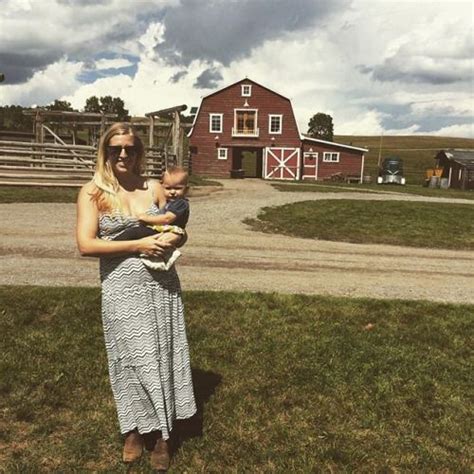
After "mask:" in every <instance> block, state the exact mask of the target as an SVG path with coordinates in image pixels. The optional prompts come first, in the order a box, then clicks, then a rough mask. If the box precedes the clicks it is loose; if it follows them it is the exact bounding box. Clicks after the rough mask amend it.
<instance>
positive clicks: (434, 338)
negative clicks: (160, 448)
mask: <svg viewBox="0 0 474 474" xmlns="http://www.w3.org/2000/svg"><path fill="white" fill-rule="evenodd" d="M0 295H1V301H2V307H1V308H0V339H1V343H2V358H1V362H0V393H1V396H0V409H1V413H2V417H1V418H0V443H1V446H2V450H1V451H0V459H1V462H2V466H3V469H5V471H4V472H21V473H23V472H32V473H33V472H34V473H39V472H85V471H87V472H124V471H125V469H124V468H123V466H122V465H121V462H120V456H121V446H122V444H121V438H120V436H119V434H118V424H117V420H116V414H115V406H114V403H113V399H112V395H111V391H110V387H109V382H108V373H107V366H106V357H105V350H104V342H103V336H102V328H101V319H100V293H99V290H98V289H80V288H70V289H66V288H37V287H36V288H35V287H0ZM185 303H186V308H187V323H188V335H189V341H190V348H191V358H192V366H193V379H194V384H195V392H196V396H197V401H198V406H199V414H198V416H196V417H195V418H194V419H193V420H192V421H191V422H187V423H181V424H180V425H179V426H178V427H177V428H176V434H179V441H178V443H177V451H176V454H175V457H174V461H173V466H172V469H171V472H176V473H177V472H189V473H194V472H216V473H221V472H469V471H470V467H472V464H471V462H472V457H471V456H472V451H470V450H469V449H470V448H469V446H470V441H472V439H471V438H470V436H471V431H470V430H471V428H470V424H469V418H470V416H471V411H470V409H471V408H472V407H470V405H469V397H470V396H472V385H471V381H472V380H471V377H470V376H471V373H470V367H471V366H470V365H469V358H470V357H471V356H472V352H471V351H470V334H472V330H473V313H474V307H473V306H461V305H459V306H458V305H442V304H434V303H433V304H432V303H428V302H409V301H381V300H370V299H345V298H329V297H315V296H301V295H294V296H284V295H276V294H268V295H263V294H250V293H212V292H188V293H186V294H185ZM133 472H143V473H145V472H150V469H149V467H148V461H147V458H144V459H143V460H142V461H140V463H138V465H137V466H136V469H134V471H133Z"/></svg>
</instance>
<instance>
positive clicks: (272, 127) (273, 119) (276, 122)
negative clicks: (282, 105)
mask: <svg viewBox="0 0 474 474" xmlns="http://www.w3.org/2000/svg"><path fill="white" fill-rule="evenodd" d="M282 121H283V115H274V114H270V115H269V116H268V133H281V131H282V130H281V129H282V126H281V125H282Z"/></svg>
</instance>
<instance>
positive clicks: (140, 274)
mask: <svg viewBox="0 0 474 474" xmlns="http://www.w3.org/2000/svg"><path fill="white" fill-rule="evenodd" d="M143 156H144V150H143V144H142V142H141V140H140V139H139V137H138V136H137V135H136V134H135V132H134V130H133V129H132V128H130V127H129V126H127V125H126V124H123V123H116V124H114V125H112V126H111V127H110V128H109V129H108V130H107V131H106V133H105V134H104V135H103V137H102V139H101V141H100V144H99V150H98V156H97V165H96V172H95V175H94V178H93V179H92V181H91V182H89V183H87V184H86V185H85V186H84V187H83V188H82V189H81V191H80V193H79V197H78V202H77V243H78V247H79V251H80V252H81V254H82V255H85V256H94V257H100V277H101V282H102V320H103V326H104V336H105V345H106V351H107V358H108V366H109V374H110V381H111V385H112V391H113V394H114V398H115V402H116V405H117V412H118V419H119V424H120V431H121V432H122V434H125V443H124V451H123V459H124V461H125V462H132V461H134V460H136V459H138V458H139V457H140V456H141V454H142V451H143V444H144V443H143V435H144V434H147V433H149V434H150V437H154V436H153V435H154V434H156V438H158V439H157V441H156V443H155V445H154V448H153V451H152V454H151V462H152V464H153V467H154V468H156V469H161V470H166V469H167V468H168V465H169V449H168V441H167V440H168V439H169V436H170V431H171V429H172V427H173V421H174V420H175V419H184V418H189V417H191V416H192V415H194V413H195V412H196V404H195V401H194V394H193V388H192V380H191V368H190V364H189V353H188V343H187V339H186V331H185V325H184V313H183V304H182V300H181V290H180V284H179V280H178V276H177V274H176V271H175V270H174V268H172V269H171V270H169V271H167V272H162V271H161V272H160V271H153V270H150V269H148V268H147V267H145V266H144V265H143V263H142V261H141V259H140V258H139V255H141V254H144V255H147V256H162V255H163V253H164V252H165V251H169V250H170V248H171V247H172V245H173V243H167V242H164V241H161V240H158V236H151V237H145V238H142V239H139V240H128V241H127V240H126V241H114V240H113V239H114V237H115V236H116V235H118V234H119V233H121V232H122V231H123V230H125V229H126V228H129V227H131V226H136V225H138V219H137V217H136V216H138V215H139V214H141V213H143V212H146V213H149V214H158V213H159V207H160V206H164V204H165V198H164V194H163V190H162V188H161V185H160V184H159V183H158V182H157V181H152V180H147V179H146V178H143V177H142V176H141V172H140V171H141V165H142V160H143ZM179 238H180V237H179V236H176V239H179ZM174 244H176V242H174ZM160 435H161V436H160ZM156 438H155V439H156Z"/></svg>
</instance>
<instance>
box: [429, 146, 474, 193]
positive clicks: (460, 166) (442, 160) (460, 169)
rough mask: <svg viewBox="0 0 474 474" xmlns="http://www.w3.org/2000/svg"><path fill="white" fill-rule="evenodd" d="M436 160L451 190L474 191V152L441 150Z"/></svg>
mask: <svg viewBox="0 0 474 474" xmlns="http://www.w3.org/2000/svg"><path fill="white" fill-rule="evenodd" d="M435 160H436V167H437V168H443V173H442V178H446V179H447V180H448V187H449V188H459V189H474V150H465V149H452V150H441V151H440V152H438V154H437V155H436V156H435Z"/></svg>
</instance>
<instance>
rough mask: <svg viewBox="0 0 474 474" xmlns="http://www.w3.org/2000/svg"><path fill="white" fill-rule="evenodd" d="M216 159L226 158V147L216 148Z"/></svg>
mask: <svg viewBox="0 0 474 474" xmlns="http://www.w3.org/2000/svg"><path fill="white" fill-rule="evenodd" d="M217 159H218V160H227V148H218V149H217Z"/></svg>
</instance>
